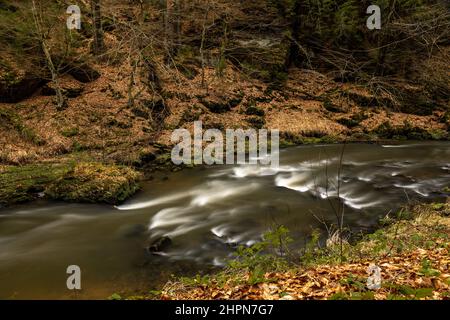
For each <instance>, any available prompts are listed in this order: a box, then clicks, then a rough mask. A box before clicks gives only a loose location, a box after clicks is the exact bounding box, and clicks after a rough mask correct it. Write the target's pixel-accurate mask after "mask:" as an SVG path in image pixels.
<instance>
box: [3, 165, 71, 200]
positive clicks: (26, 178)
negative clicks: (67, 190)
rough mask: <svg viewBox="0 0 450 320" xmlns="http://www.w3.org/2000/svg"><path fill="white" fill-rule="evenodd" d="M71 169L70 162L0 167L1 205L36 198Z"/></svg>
mask: <svg viewBox="0 0 450 320" xmlns="http://www.w3.org/2000/svg"><path fill="white" fill-rule="evenodd" d="M69 170H70V165H68V164H42V165H26V166H6V167H2V168H0V173H1V174H0V205H2V206H5V205H10V204H14V203H21V202H25V201H30V200H33V199H36V198H37V197H38V195H39V193H43V192H44V191H45V189H46V187H47V186H48V185H49V184H50V183H52V181H54V180H56V179H57V178H59V177H61V176H63V175H64V174H65V173H67V172H68V171H69Z"/></svg>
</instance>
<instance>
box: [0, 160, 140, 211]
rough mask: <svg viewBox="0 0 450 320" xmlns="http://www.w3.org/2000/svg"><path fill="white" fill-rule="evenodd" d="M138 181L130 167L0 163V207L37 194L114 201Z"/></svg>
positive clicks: (127, 193)
mask: <svg viewBox="0 0 450 320" xmlns="http://www.w3.org/2000/svg"><path fill="white" fill-rule="evenodd" d="M139 180H140V174H139V173H138V172H136V171H135V170H133V169H131V168H128V167H123V166H116V165H105V164H100V163H88V162H82V163H78V164H74V163H56V164H33V165H25V166H0V206H7V205H12V204H15V203H22V202H26V201H30V200H34V199H37V198H40V197H45V198H48V199H55V200H64V201H70V202H91V203H101V202H103V203H111V204H115V203H120V202H122V201H124V200H125V199H127V198H128V197H129V196H131V195H133V194H134V193H135V192H136V191H137V190H138V189H139Z"/></svg>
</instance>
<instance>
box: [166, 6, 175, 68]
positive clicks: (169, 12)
mask: <svg viewBox="0 0 450 320" xmlns="http://www.w3.org/2000/svg"><path fill="white" fill-rule="evenodd" d="M173 7H174V0H165V13H164V32H165V35H164V38H165V39H164V42H165V47H166V53H167V56H168V57H167V58H168V59H167V61H170V60H171V57H172V56H173V28H172V19H173V17H172V16H173Z"/></svg>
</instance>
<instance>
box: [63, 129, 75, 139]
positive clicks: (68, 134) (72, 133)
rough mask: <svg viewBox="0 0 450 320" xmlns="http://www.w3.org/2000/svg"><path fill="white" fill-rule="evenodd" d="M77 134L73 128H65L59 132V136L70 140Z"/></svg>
mask: <svg viewBox="0 0 450 320" xmlns="http://www.w3.org/2000/svg"><path fill="white" fill-rule="evenodd" d="M78 133H79V130H78V128H76V127H73V128H67V129H64V130H62V131H61V135H62V136H64V137H66V138H70V137H74V136H76V135H77V134H78Z"/></svg>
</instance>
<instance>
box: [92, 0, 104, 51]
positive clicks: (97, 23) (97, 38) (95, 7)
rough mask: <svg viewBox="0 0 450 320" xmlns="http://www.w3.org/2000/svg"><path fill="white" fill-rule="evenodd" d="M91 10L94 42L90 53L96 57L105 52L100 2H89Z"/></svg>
mask: <svg viewBox="0 0 450 320" xmlns="http://www.w3.org/2000/svg"><path fill="white" fill-rule="evenodd" d="M91 10H92V18H93V25H94V42H93V43H92V52H93V53H94V54H95V55H96V56H97V55H100V54H102V53H103V52H104V50H105V44H104V42H103V30H102V15H101V5H100V0H91Z"/></svg>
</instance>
